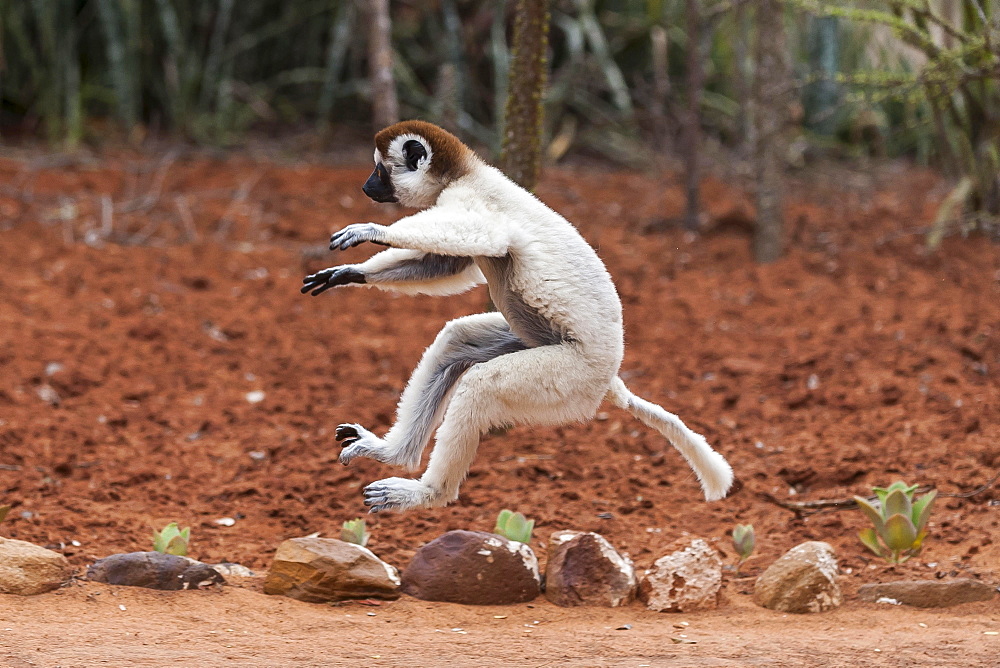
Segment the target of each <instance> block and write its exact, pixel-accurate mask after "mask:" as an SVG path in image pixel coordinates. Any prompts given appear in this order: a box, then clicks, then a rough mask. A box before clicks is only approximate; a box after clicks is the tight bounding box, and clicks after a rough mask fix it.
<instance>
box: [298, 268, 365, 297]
mask: <svg viewBox="0 0 1000 668" xmlns="http://www.w3.org/2000/svg"><path fill="white" fill-rule="evenodd" d="M302 282H303V283H305V285H303V286H302V294H305V293H307V292H309V291H310V290H312V291H313V292H312V293H313V296H316V295H318V294H321V293H323V292H326V291H327V290H329V289H330V288H335V287H337V286H338V285H348V284H350V283H365V282H366V281H365V275H364V274H362V273H361V272H360V271H358V269H357V267H356V266H354V265H352V264H345V265H342V266H339V267H330V268H329V269H324V270H323V271H317V272H316V273H315V274H310V275H309V276H306V277H305V278H303V279H302Z"/></svg>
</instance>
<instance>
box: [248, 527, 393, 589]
mask: <svg viewBox="0 0 1000 668" xmlns="http://www.w3.org/2000/svg"><path fill="white" fill-rule="evenodd" d="M264 593H265V594H283V595H285V596H289V597H291V598H294V599H297V600H299V601H306V602H307V603H327V602H330V601H345V600H348V599H352V598H382V599H389V600H393V599H397V598H399V572H398V571H397V570H396V568H395V567H394V566H390V565H389V564H387V563H385V562H384V561H382V560H381V559H379V558H378V557H376V556H375V555H374V554H372V551H371V550H369V549H368V548H366V547H362V546H360V545H356V544H355V543H346V542H344V541H342V540H337V539H336V538H290V539H288V540H286V541H284V542H283V543H282V544H281V545H279V546H278V551H277V552H276V553H275V555H274V562H273V563H272V564H271V568H270V570H268V572H267V576H266V577H265V578H264Z"/></svg>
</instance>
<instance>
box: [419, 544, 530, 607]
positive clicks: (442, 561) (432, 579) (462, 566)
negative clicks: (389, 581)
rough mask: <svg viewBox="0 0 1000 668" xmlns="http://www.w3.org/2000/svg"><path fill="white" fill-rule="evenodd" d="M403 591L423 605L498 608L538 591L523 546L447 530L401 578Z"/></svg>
mask: <svg viewBox="0 0 1000 668" xmlns="http://www.w3.org/2000/svg"><path fill="white" fill-rule="evenodd" d="M403 591H404V592H405V593H407V594H409V595H411V596H415V597H417V598H420V599H423V600H425V601H447V602H449V603H467V604H473V605H503V604H507V603H524V602H526V601H530V600H532V599H533V598H535V597H536V596H538V594H539V593H540V591H541V577H540V576H539V573H538V560H537V559H536V558H535V553H534V552H532V550H531V548H530V547H528V546H527V545H525V544H524V543H518V542H517V541H513V540H507V539H506V538H504V537H502V536H498V535H496V534H492V533H484V532H481V531H449V532H448V533H446V534H444V535H442V536H439V537H438V538H435V539H434V540H432V541H431V542H429V543H427V544H426V545H424V546H423V547H421V548H420V549H419V550H417V553H416V554H415V555H414V556H413V560H412V561H411V562H410V565H409V566H407V568H406V571H405V572H404V573H403Z"/></svg>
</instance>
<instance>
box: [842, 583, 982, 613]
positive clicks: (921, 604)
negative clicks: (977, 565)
mask: <svg viewBox="0 0 1000 668" xmlns="http://www.w3.org/2000/svg"><path fill="white" fill-rule="evenodd" d="M996 592H997V590H996V587H991V586H990V585H988V584H986V583H985V582H980V581H979V580H973V579H972V578H958V579H955V580H902V581H899V582H883V583H879V584H867V585H862V586H861V588H860V589H858V598H860V599H861V600H862V601H877V600H878V599H880V598H892V599H895V600H896V601H899V602H900V603H902V604H903V605H912V606H916V607H918V608H947V607H950V606H953V605H959V604H961V603H971V602H973V601H989V600H991V599H992V598H993V597H994V596H995V595H996Z"/></svg>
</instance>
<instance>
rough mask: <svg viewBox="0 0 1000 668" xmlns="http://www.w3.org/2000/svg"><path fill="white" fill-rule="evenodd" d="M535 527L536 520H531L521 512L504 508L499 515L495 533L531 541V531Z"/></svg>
mask: <svg viewBox="0 0 1000 668" xmlns="http://www.w3.org/2000/svg"><path fill="white" fill-rule="evenodd" d="M534 528H535V520H529V519H528V518H526V517H525V516H524V515H522V514H521V513H515V512H513V511H511V510H507V509H506V508H504V509H503V510H501V511H500V514H499V515H498V516H497V524H496V526H495V527H494V528H493V533H495V534H499V535H501V536H503V537H504V538H507V539H509V540H516V541H517V542H519V543H529V542H531V531H532V529H534Z"/></svg>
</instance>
